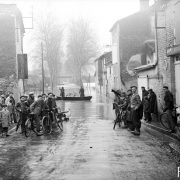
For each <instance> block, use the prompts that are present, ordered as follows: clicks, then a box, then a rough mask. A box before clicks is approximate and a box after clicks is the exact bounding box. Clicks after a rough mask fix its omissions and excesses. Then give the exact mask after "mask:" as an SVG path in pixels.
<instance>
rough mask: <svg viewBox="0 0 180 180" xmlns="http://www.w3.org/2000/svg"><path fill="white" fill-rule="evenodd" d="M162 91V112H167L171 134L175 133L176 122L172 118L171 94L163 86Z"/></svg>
mask: <svg viewBox="0 0 180 180" xmlns="http://www.w3.org/2000/svg"><path fill="white" fill-rule="evenodd" d="M163 91H164V103H165V107H164V109H163V112H167V114H168V120H169V126H170V128H171V132H175V126H176V123H177V122H175V121H174V118H173V116H172V111H173V109H174V98H173V94H172V93H171V92H170V91H169V88H168V87H167V86H163Z"/></svg>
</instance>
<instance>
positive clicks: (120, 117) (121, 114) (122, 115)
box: [113, 103, 126, 129]
mask: <svg viewBox="0 0 180 180" xmlns="http://www.w3.org/2000/svg"><path fill="white" fill-rule="evenodd" d="M114 107H115V110H116V112H117V114H116V120H115V121H114V126H113V129H115V127H116V124H117V123H118V124H119V127H121V125H122V122H125V120H126V111H124V110H122V109H121V108H119V106H118V104H117V103H114Z"/></svg>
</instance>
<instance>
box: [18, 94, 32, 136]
mask: <svg viewBox="0 0 180 180" xmlns="http://www.w3.org/2000/svg"><path fill="white" fill-rule="evenodd" d="M26 100H27V96H25V95H22V96H21V97H20V101H19V102H18V103H17V104H16V110H17V111H18V113H19V120H18V123H17V126H16V131H17V130H18V128H19V126H20V124H21V133H24V132H25V122H26V120H27V116H28V113H29V106H28V104H27V101H26Z"/></svg>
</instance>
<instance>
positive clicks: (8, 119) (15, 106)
mask: <svg viewBox="0 0 180 180" xmlns="http://www.w3.org/2000/svg"><path fill="white" fill-rule="evenodd" d="M55 99H56V97H55V95H54V94H53V93H48V94H47V95H46V94H42V95H38V97H37V100H35V96H34V93H33V92H30V93H29V95H28V96H27V95H22V96H20V101H19V102H17V103H16V102H15V99H14V97H13V93H9V94H8V95H7V96H5V95H1V96H0V132H1V134H2V136H9V134H8V128H9V126H10V125H11V124H17V126H16V131H17V130H18V128H19V126H18V125H19V122H21V124H20V125H21V133H24V132H25V122H26V120H27V118H28V115H29V113H33V114H34V117H35V123H36V129H37V131H40V119H41V117H42V113H43V112H44V110H45V109H48V110H50V111H51V110H54V109H56V110H57V106H56V100H55ZM50 115H51V114H50ZM51 119H53V117H51Z"/></svg>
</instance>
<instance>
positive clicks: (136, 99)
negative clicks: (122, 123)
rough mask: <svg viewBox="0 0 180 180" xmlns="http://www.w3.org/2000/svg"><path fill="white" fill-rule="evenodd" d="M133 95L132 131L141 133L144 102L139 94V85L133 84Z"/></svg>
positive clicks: (136, 133)
mask: <svg viewBox="0 0 180 180" xmlns="http://www.w3.org/2000/svg"><path fill="white" fill-rule="evenodd" d="M131 89H132V96H131V115H130V118H131V121H132V129H131V130H132V131H131V132H132V133H133V134H134V135H140V128H141V118H142V115H143V109H142V103H141V99H140V96H139V94H138V93H137V87H136V86H132V87H131Z"/></svg>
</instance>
